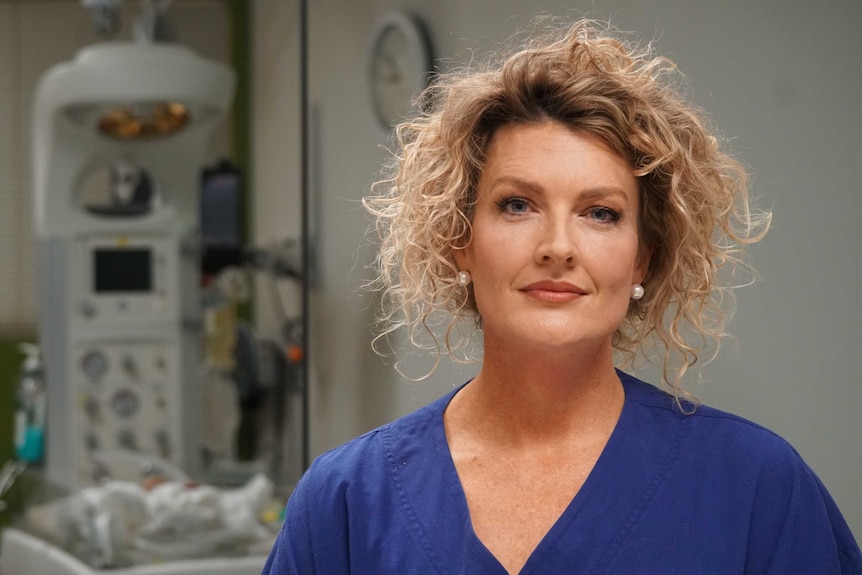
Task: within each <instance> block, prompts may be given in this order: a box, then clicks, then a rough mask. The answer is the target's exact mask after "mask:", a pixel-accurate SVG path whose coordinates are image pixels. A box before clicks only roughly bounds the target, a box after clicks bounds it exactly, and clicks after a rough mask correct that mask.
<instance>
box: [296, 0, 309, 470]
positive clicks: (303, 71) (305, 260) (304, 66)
mask: <svg viewBox="0 0 862 575" xmlns="http://www.w3.org/2000/svg"><path fill="white" fill-rule="evenodd" d="M299 89H300V95H299V115H300V128H299V133H300V149H301V150H302V152H301V153H302V157H301V161H302V166H301V167H300V173H301V179H302V182H301V186H302V189H301V204H302V208H301V211H302V228H301V229H302V468H303V470H305V469H308V466H309V465H310V464H311V453H310V445H309V443H310V437H309V436H310V425H309V391H310V390H309V388H310V381H309V380H310V378H309V373H310V371H311V370H310V369H309V355H310V351H311V350H310V349H309V340H310V337H309V335H310V329H309V327H310V323H311V322H310V313H309V312H310V307H311V306H310V295H311V229H310V227H311V202H310V200H311V190H310V189H309V188H310V186H311V183H310V178H309V170H310V163H311V158H310V150H309V137H308V129H309V123H310V122H309V110H308V1H307V0H299Z"/></svg>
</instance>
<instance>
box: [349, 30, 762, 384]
mask: <svg viewBox="0 0 862 575" xmlns="http://www.w3.org/2000/svg"><path fill="white" fill-rule="evenodd" d="M679 76H680V75H679V73H678V72H677V71H676V66H675V65H674V63H673V62H671V61H670V60H668V59H667V58H663V57H658V56H656V55H655V54H654V52H653V50H652V48H651V47H649V46H647V47H645V48H641V47H639V46H638V45H636V44H628V43H625V42H623V41H621V40H619V39H617V38H616V37H615V35H614V33H613V32H612V31H611V30H610V28H609V27H608V26H605V25H601V24H598V23H596V22H594V21H590V20H579V21H577V22H575V23H574V24H572V25H568V26H566V27H565V28H561V27H560V26H559V25H557V24H554V23H553V22H550V23H549V22H547V21H541V22H537V23H536V24H535V26H534V30H533V32H532V34H531V35H530V36H529V37H528V40H527V41H526V42H525V43H523V44H521V47H520V48H518V49H516V50H513V51H508V52H505V53H501V54H500V55H498V56H494V57H492V58H491V59H489V60H488V61H487V62H485V63H483V64H478V65H477V64H474V65H471V66H469V67H466V68H463V69H457V70H454V71H451V72H447V73H444V74H440V75H438V76H437V77H436V78H434V79H433V81H432V83H431V85H430V87H429V88H428V89H426V90H425V92H424V93H423V94H422V95H421V97H420V98H419V99H418V102H419V103H420V104H421V107H422V110H421V111H420V112H419V113H418V114H417V115H416V116H415V117H413V118H412V119H409V120H407V121H405V122H403V123H401V124H400V125H398V126H397V128H396V132H395V134H396V138H397V143H398V148H399V151H398V153H397V155H396V157H395V158H394V160H393V162H392V164H391V165H389V166H388V167H387V168H386V169H385V170H384V177H383V179H382V180H380V181H378V182H377V183H376V184H375V186H374V188H373V193H374V195H372V196H370V197H368V198H366V199H365V200H364V205H365V206H366V208H367V209H368V210H369V211H370V213H371V214H373V216H375V217H376V229H377V232H378V234H379V236H380V246H379V251H378V255H377V262H376V263H377V270H378V275H377V279H376V281H375V285H376V287H378V288H380V289H381V290H382V291H383V294H384V296H385V297H384V305H383V306H382V308H381V309H382V311H381V316H382V317H381V319H382V320H383V322H384V323H383V330H382V333H383V334H387V333H391V332H393V331H395V330H397V329H399V328H402V327H407V328H408V330H409V334H410V338H411V341H413V342H414V343H415V342H416V341H417V339H419V338H418V336H419V335H420V332H426V333H427V334H428V335H430V336H431V338H432V341H433V344H432V347H436V348H437V350H438V351H440V344H439V342H438V341H437V340H436V339H435V338H434V335H433V333H432V330H431V328H430V326H429V323H430V322H431V319H432V318H433V317H434V316H435V315H437V316H439V313H438V312H441V311H442V312H445V314H444V315H445V317H446V318H447V319H446V320H445V321H446V323H447V324H448V329H447V331H446V341H445V347H446V349H447V350H448V352H449V353H450V355H452V350H453V349H454V348H456V347H459V343H462V342H461V341H460V339H459V338H467V337H469V335H468V334H464V333H461V334H458V335H456V330H454V331H453V330H452V327H453V326H454V325H455V322H456V320H457V319H458V317H464V316H473V317H476V318H477V320H478V322H479V323H480V324H481V318H480V317H479V316H478V311H477V309H476V305H475V301H474V299H473V296H472V290H471V289H470V288H465V287H463V286H461V285H459V284H458V281H457V273H458V268H457V266H456V265H455V260H454V256H453V254H454V253H455V251H456V250H458V249H462V248H463V247H464V246H466V245H467V244H468V243H469V242H470V237H471V214H472V210H473V206H474V203H475V201H476V189H477V184H478V181H479V178H480V176H481V174H482V170H483V167H484V162H485V152H486V150H487V149H488V145H489V143H490V142H491V139H492V137H493V136H494V134H495V132H496V131H497V130H498V129H499V128H500V127H502V126H504V125H509V124H518V123H523V124H532V123H541V122H546V121H554V122H559V123H561V124H563V125H565V126H567V127H569V128H571V129H572V130H576V131H579V132H582V133H587V134H591V135H593V136H596V137H598V138H600V139H601V140H602V141H604V143H605V144H607V145H608V146H609V147H610V148H611V149H612V150H614V151H615V152H616V153H617V154H619V155H620V156H621V157H623V158H626V159H627V160H628V161H629V162H630V163H631V165H632V167H633V173H634V175H635V176H636V177H637V179H638V182H639V193H640V213H639V218H638V228H639V235H640V243H641V246H642V249H645V250H648V254H649V262H650V263H649V269H648V271H647V274H646V277H645V279H644V281H643V284H644V286H645V287H646V295H645V296H644V297H643V299H640V300H637V301H635V300H632V302H631V304H630V306H629V310H628V313H627V316H626V319H625V320H624V322H623V324H622V325H621V326H620V328H619V329H618V331H617V333H616V334H615V337H614V341H613V343H614V346H615V348H616V349H617V350H618V351H620V352H623V353H624V354H625V355H628V356H630V357H631V358H633V357H634V355H635V353H636V352H637V351H643V344H644V343H645V341H646V339H647V337H648V336H651V335H652V336H654V337H655V338H656V341H657V343H659V347H660V348H662V350H663V351H662V356H663V357H662V363H663V380H664V382H665V383H666V384H667V385H669V387H670V388H671V390H672V392H673V393H674V395H675V396H676V397H677V398H678V399H679V398H680V397H681V396H682V397H687V396H688V394H686V393H685V392H684V391H683V390H682V389H681V387H680V381H681V378H682V375H683V374H684V372H685V370H686V369H687V368H688V367H690V366H691V365H693V364H694V363H695V361H696V360H697V358H698V354H699V353H701V352H702V351H703V350H704V349H706V348H707V347H709V345H710V344H712V343H715V344H716V345H717V343H718V340H719V339H720V338H721V337H722V336H724V335H725V332H724V324H725V319H726V317H727V314H728V311H729V305H731V306H732V303H733V299H732V296H731V294H730V291H729V290H730V288H731V287H732V286H731V285H727V284H728V283H731V282H732V281H733V280H732V277H733V274H732V273H731V274H730V275H727V276H725V271H728V270H729V271H733V270H735V269H736V268H738V267H739V265H740V264H742V265H743V266H745V264H744V251H743V248H744V247H745V245H746V244H750V243H753V242H756V241H758V240H759V239H761V238H762V237H763V235H764V234H765V233H766V230H767V229H768V227H769V222H770V214H769V213H756V212H754V210H753V209H752V208H751V207H750V206H749V197H748V191H747V174H746V171H745V169H744V168H743V167H742V165H741V164H740V163H739V162H737V161H736V160H734V159H733V158H732V157H731V156H729V155H728V154H727V153H726V152H724V151H722V149H721V147H720V145H719V141H718V139H717V138H716V137H715V136H714V135H713V130H712V129H711V128H710V127H709V125H708V123H707V121H706V119H705V117H704V115H703V114H702V113H701V112H700V111H699V110H698V109H697V108H696V107H695V106H693V105H692V104H690V103H687V102H686V101H685V99H684V97H683V95H682V94H681V93H680V92H681V91H680V90H679V82H678V79H679ZM646 253H647V252H644V255H645V254H646ZM720 271H721V273H722V275H723V276H725V277H724V279H725V280H728V279H729V280H730V282H727V281H722V280H721V279H720V278H719V272H720ZM716 349H717V347H716Z"/></svg>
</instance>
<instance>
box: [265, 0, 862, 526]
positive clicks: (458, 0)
mask: <svg viewBox="0 0 862 575" xmlns="http://www.w3.org/2000/svg"><path fill="white" fill-rule="evenodd" d="M309 4H311V7H310V25H311V28H310V39H311V46H310V62H311V74H310V76H311V95H312V104H313V111H314V118H313V132H312V140H313V143H314V161H313V164H314V169H313V192H312V193H313V196H314V203H313V211H314V222H313V225H314V227H315V231H316V233H315V238H314V239H315V250H316V253H317V258H316V261H315V265H316V266H317V267H318V271H319V273H318V274H317V275H316V277H315V289H314V294H313V312H312V318H311V321H312V326H313V328H312V334H311V336H312V348H311V350H310V353H311V362H312V371H313V385H314V388H313V396H312V413H313V415H312V417H313V420H312V431H313V438H312V449H313V452H314V453H315V454H317V453H320V452H322V451H323V450H325V449H328V448H330V447H333V446H335V445H336V444H338V443H340V442H343V441H345V440H347V439H349V438H350V437H353V436H355V435H357V434H359V433H361V432H363V431H365V430H367V429H370V428H372V427H374V426H376V425H378V424H380V423H383V422H385V421H387V420H389V419H392V418H395V417H397V416H399V415H401V414H403V413H406V412H408V411H410V410H413V409H415V408H417V407H419V406H420V405H422V404H424V403H425V402H427V401H429V400H430V399H432V398H434V397H437V396H439V395H440V394H441V393H442V392H443V391H444V390H446V389H448V388H449V387H450V386H451V385H454V384H456V383H460V382H461V381H462V380H463V379H464V378H465V377H466V376H467V374H468V373H469V372H470V369H467V370H464V369H457V368H454V367H452V366H449V365H444V366H442V367H441V369H439V370H438V372H437V373H436V374H435V376H434V377H433V378H432V380H431V381H429V382H427V383H423V384H418V385H417V384H413V383H407V382H404V381H403V380H402V379H400V378H399V377H397V376H396V375H395V374H394V372H393V371H392V369H391V367H389V366H386V365H384V363H383V362H381V361H380V360H379V359H378V358H377V357H375V356H374V355H373V353H372V352H371V351H370V349H369V345H370V335H369V330H368V323H369V321H370V319H371V316H372V313H373V305H372V302H371V300H370V298H368V296H364V295H359V294H357V290H358V288H359V286H360V285H361V283H362V280H363V279H364V278H366V277H367V275H368V272H367V270H366V269H365V266H366V265H367V264H368V263H369V262H370V258H371V255H372V252H371V250H370V249H368V248H367V247H365V248H361V247H360V248H358V247H357V246H361V244H362V241H363V240H362V238H363V234H364V231H365V229H366V226H367V224H368V220H367V219H366V218H365V217H364V215H363V212H362V209H361V207H360V205H359V203H358V202H359V199H360V198H361V197H362V196H363V195H364V194H366V193H367V192H368V188H369V185H370V183H371V182H372V181H373V179H374V177H375V174H376V172H377V170H378V169H379V166H380V165H381V163H382V161H383V160H384V159H385V158H386V157H387V154H386V152H385V151H384V150H383V149H381V146H382V145H384V144H385V143H386V142H387V138H386V135H385V134H384V133H383V132H382V131H381V130H379V129H378V128H377V126H376V125H375V122H374V118H373V115H372V111H371V104H370V101H369V98H368V84H367V78H366V70H367V65H368V63H367V55H368V50H369V42H370V35H371V32H372V31H373V29H374V27H375V24H376V22H377V20H378V19H379V18H380V17H381V16H382V15H383V14H384V13H385V12H386V11H388V10H392V9H398V8H403V9H409V10H412V11H413V12H414V13H416V14H418V15H419V16H421V17H423V18H424V19H425V21H426V23H427V24H428V26H429V29H430V32H431V36H432V40H433V43H434V47H435V50H436V54H437V56H438V57H439V58H447V59H454V60H455V61H464V60H465V59H468V58H469V53H470V52H469V51H470V50H471V49H477V50H480V51H481V50H484V49H486V48H488V47H490V46H493V45H495V44H496V43H497V42H499V41H502V40H504V39H505V38H506V37H508V36H509V35H510V34H511V33H512V32H514V31H515V30H516V29H517V27H518V26H520V25H523V24H525V23H526V22H527V21H528V20H529V17H530V16H531V14H533V13H534V12H535V11H537V10H540V9H542V10H547V11H549V12H551V13H554V14H559V15H566V14H569V13H570V10H571V9H572V8H578V5H577V3H575V2H571V3H563V2H553V1H531V2H526V1H517V0H497V1H496V2H493V3H490V2H487V3H482V2H464V1H463V0H437V1H436V2H433V3H431V2H422V1H420V0H414V1H396V0H374V1H372V0H364V1H361V2H360V1H356V0H315V1H314V2H309ZM276 6H278V8H276ZM295 6H296V4H295V2H290V3H288V2H281V1H279V0H257V1H256V2H255V4H254V8H255V12H256V16H255V26H256V31H257V33H258V34H259V36H258V39H257V40H256V42H263V43H264V44H266V43H267V42H268V44H266V45H268V46H269V47H270V48H269V49H267V50H264V51H262V52H261V53H258V54H257V55H256V58H255V66H256V69H257V71H258V73H259V74H260V71H261V70H262V69H267V70H269V72H268V73H273V74H276V76H278V78H279V79H278V80H276V79H271V80H266V79H264V78H262V77H260V76H259V77H258V80H257V83H256V85H257V86H258V87H259V89H262V90H264V91H267V90H269V92H266V93H264V94H260V95H258V96H256V97H255V103H256V105H257V106H259V108H258V109H257V110H256V111H255V113H256V118H257V121H256V126H257V130H258V131H261V130H262V131H264V132H265V133H267V134H268V135H267V136H258V137H256V139H255V143H256V149H255V154H256V160H257V162H258V166H259V168H260V166H263V165H266V166H268V167H267V168H265V169H264V168H260V169H259V170H258V171H256V174H257V178H258V182H259V185H258V188H257V193H258V201H259V203H258V206H257V209H256V213H257V214H260V220H259V226H260V227H259V233H260V234H264V235H266V234H269V233H279V232H291V231H295V230H296V228H292V227H291V225H293V224H287V223H286V222H287V221H289V219H290V217H292V216H290V214H291V213H293V212H294V211H295V210H296V209H297V208H296V195H294V194H298V179H297V178H293V179H291V176H292V175H291V174H289V173H288V172H289V171H290V169H291V167H296V164H295V162H294V160H292V159H291V157H292V156H291V154H290V152H291V151H292V150H295V149H296V148H295V142H294V140H293V139H292V138H293V130H295V129H296V126H297V124H296V119H295V116H291V117H287V116H285V115H284V113H285V112H286V111H287V110H290V109H291V107H293V108H292V109H293V110H295V109H296V108H295V106H296V93H295V89H294V86H293V85H292V84H290V82H289V81H287V80H286V78H290V77H291V76H290V74H292V73H293V70H292V69H291V67H290V65H288V64H287V62H288V61H289V60H290V58H291V57H295V52H293V53H292V52H291V51H292V50H295V45H294V46H293V47H291V45H290V43H291V42H292V41H293V39H295V37H296V36H295V35H296V25H297V23H296V21H295V19H292V18H295V14H296V12H295ZM580 7H581V8H584V9H588V10H594V11H595V14H596V15H597V16H599V17H605V18H607V17H612V20H613V22H614V23H615V24H616V25H617V26H619V27H620V28H622V29H625V30H632V31H636V32H637V33H638V34H639V35H640V37H641V38H643V39H645V40H652V39H656V40H657V45H658V47H659V49H660V51H661V52H662V53H664V54H666V55H668V56H671V57H672V58H674V59H675V60H676V61H677V62H678V64H679V65H680V67H681V69H682V70H683V72H685V73H686V75H687V76H688V78H689V80H690V82H691V84H692V86H693V89H694V91H693V93H694V97H695V99H696V101H697V102H698V103H699V104H700V105H702V106H703V107H705V108H706V109H707V110H708V111H709V112H710V113H711V114H712V116H713V117H714V119H715V120H716V123H717V124H718V126H720V127H721V129H722V130H723V131H724V132H725V134H727V135H728V136H729V137H731V138H732V140H733V146H734V148H735V150H736V151H737V152H738V153H739V155H740V156H741V157H742V159H743V160H744V161H745V162H746V163H747V164H748V165H749V166H750V167H751V171H752V173H753V175H754V180H753V189H754V192H755V193H756V194H758V195H760V196H761V197H762V202H763V204H765V205H766V206H772V207H773V209H774V213H775V226H774V229H773V230H772V232H771V233H770V234H769V236H768V237H767V238H766V240H765V241H764V242H763V243H762V244H760V245H759V246H757V248H756V249H755V250H754V258H755V264H756V267H757V268H758V269H759V271H760V272H761V275H762V277H763V279H762V281H761V282H760V283H758V284H757V285H755V286H753V287H749V288H746V289H744V290H741V291H740V292H739V293H738V296H739V308H738V313H737V317H736V318H735V320H734V321H733V322H732V323H731V326H730V327H731V331H732V332H733V333H734V334H735V335H736V336H737V340H738V344H737V345H727V346H726V347H725V348H724V349H723V352H722V355H721V357H720V358H719V359H718V360H717V361H715V362H714V363H713V364H711V365H709V366H708V367H707V368H706V369H704V370H703V371H702V375H703V377H704V379H705V380H706V383H705V384H704V385H702V386H697V387H696V390H697V392H698V393H699V394H700V395H701V397H702V398H704V399H705V400H706V402H708V403H711V404H713V405H716V406H717V407H721V408H725V409H728V410H731V411H734V412H736V413H739V414H741V415H743V416H746V417H749V418H751V419H754V420H756V421H758V422H760V423H762V424H764V425H766V426H768V427H770V428H772V429H774V430H776V431H777V432H779V433H780V434H781V435H783V436H785V437H786V438H788V439H789V440H790V441H791V442H792V443H793V444H794V445H795V446H796V447H797V449H798V450H799V451H800V453H801V454H802V455H803V457H804V458H805V459H806V460H807V461H808V462H809V463H810V464H811V465H812V467H813V468H814V469H815V471H816V472H817V473H818V474H819V475H820V476H821V478H822V479H823V480H824V482H825V483H826V485H827V486H828V487H829V489H830V490H831V491H832V493H833V495H834V496H835V498H836V500H837V501H838V503H839V505H840V507H841V508H842V510H843V511H844V513H845V515H846V517H847V519H848V521H849V522H850V524H851V527H852V528H853V529H854V531H855V532H856V534H857V536H862V494H860V492H859V486H860V485H862V417H860V416H859V415H858V414H857V410H858V408H859V407H860V406H862V385H860V384H859V376H858V374H857V369H856V365H855V362H856V361H857V360H858V358H859V356H860V352H862V346H860V344H859V340H858V339H857V337H856V332H857V326H859V325H862V306H860V305H859V303H858V302H857V300H856V299H855V296H856V295H858V293H859V289H860V287H862V272H860V266H859V260H860V254H862V232H860V230H862V227H860V224H859V222H860V221H862V189H860V184H859V182H860V179H859V178H858V176H857V166H858V160H857V159H856V155H857V154H858V150H859V149H860V143H862V136H860V134H862V114H859V112H858V104H859V102H862V66H860V63H862V38H860V37H859V35H858V34H857V29H858V26H859V24H860V23H862V4H860V3H859V2H858V1H856V0H827V1H825V2H822V3H820V4H818V6H817V10H814V9H813V8H812V5H811V4H810V3H809V2H805V1H803V0H793V1H788V0H757V1H752V2H745V3H743V2H714V1H712V0H647V1H644V0H607V1H605V0H595V1H591V2H589V3H587V2H582V3H580ZM276 13H278V14H279V18H280V19H279V18H275V15H276ZM289 13H292V14H289ZM264 15H269V16H264ZM277 66H283V68H281V70H280V72H275V67H277ZM441 67H443V68H445V67H446V64H441ZM278 74H285V76H279V75H278ZM261 82H263V83H261ZM275 102H282V103H283V107H282V106H279V105H277V104H275ZM288 115H289V114H288ZM264 172H266V173H267V174H269V176H267V175H265V174H264ZM279 173H284V174H286V177H287V179H288V180H289V181H290V182H291V184H290V185H288V184H287V183H286V181H285V182H282V180H281V178H280V177H276V176H274V174H279ZM268 177H270V178H271V180H272V181H271V182H270V183H269V184H267V185H266V186H264V182H265V181H269V180H267V178H268ZM279 184H283V185H279ZM282 216H283V218H284V219H282Z"/></svg>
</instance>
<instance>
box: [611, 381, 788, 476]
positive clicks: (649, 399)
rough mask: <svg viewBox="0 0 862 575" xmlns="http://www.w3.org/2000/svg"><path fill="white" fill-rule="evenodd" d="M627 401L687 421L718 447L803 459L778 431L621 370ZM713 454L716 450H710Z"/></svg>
mask: <svg viewBox="0 0 862 575" xmlns="http://www.w3.org/2000/svg"><path fill="white" fill-rule="evenodd" d="M621 379H622V380H623V385H624V386H625V389H626V398H627V400H629V401H631V402H632V403H635V404H637V405H639V406H641V407H642V408H645V411H647V412H649V413H650V414H651V415H652V416H653V417H658V418H660V419H666V420H668V421H676V422H683V423H684V424H685V425H686V426H687V427H688V431H687V433H688V434H689V435H690V436H692V435H693V436H694V437H695V438H697V439H700V440H702V441H706V442H708V443H709V444H712V445H704V446H703V447H704V448H718V450H719V451H725V450H733V449H743V450H745V451H747V452H752V453H754V452H760V453H761V454H762V455H765V454H766V453H772V454H773V455H774V456H775V457H778V458H786V459H787V460H788V462H790V461H795V460H797V459H799V455H798V453H797V452H796V450H795V449H794V448H793V446H792V445H791V444H790V443H789V442H788V441H787V440H786V439H784V438H783V437H782V436H781V435H779V434H778V433H776V432H774V431H772V430H771V429H769V428H767V427H765V426H763V425H761V424H759V423H756V422H754V421H751V420H749V419H746V418H745V417H742V416H739V415H736V414H733V413H730V412H727V411H723V410H721V409H717V408H715V407H711V406H709V405H704V404H695V403H692V402H690V401H686V400H684V399H683V400H680V401H679V402H677V400H676V398H674V397H673V396H672V395H671V394H669V393H667V392H666V391H664V390H662V389H659V388H658V387H656V386H654V385H651V384H649V383H646V382H643V381H641V380H639V379H637V378H635V377H633V376H631V375H628V374H625V373H622V372H621ZM710 453H711V455H712V456H714V455H715V454H716V451H714V450H710Z"/></svg>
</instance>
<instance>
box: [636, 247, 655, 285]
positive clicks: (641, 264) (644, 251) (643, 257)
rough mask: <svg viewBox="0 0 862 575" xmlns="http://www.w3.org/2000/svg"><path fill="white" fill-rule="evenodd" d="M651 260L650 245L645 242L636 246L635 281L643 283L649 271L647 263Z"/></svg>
mask: <svg viewBox="0 0 862 575" xmlns="http://www.w3.org/2000/svg"><path fill="white" fill-rule="evenodd" d="M651 260H652V247H651V246H648V245H646V244H641V245H640V246H639V247H638V257H637V259H636V260H635V269H634V277H635V279H636V280H637V283H643V281H644V278H646V275H647V272H648V271H649V264H650V261H651Z"/></svg>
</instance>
